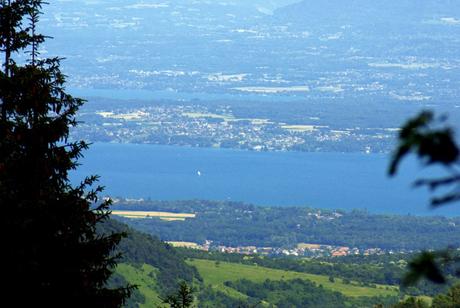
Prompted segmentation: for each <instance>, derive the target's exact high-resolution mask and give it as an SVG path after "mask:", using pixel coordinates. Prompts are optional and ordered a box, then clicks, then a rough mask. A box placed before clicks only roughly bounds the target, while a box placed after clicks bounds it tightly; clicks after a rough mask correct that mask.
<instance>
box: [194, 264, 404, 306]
mask: <svg viewBox="0 0 460 308" xmlns="http://www.w3.org/2000/svg"><path fill="white" fill-rule="evenodd" d="M188 263H189V264H190V265H193V266H195V267H196V268H197V269H198V272H199V273H200V275H201V277H203V280H204V283H205V285H211V286H212V287H213V288H215V289H218V290H219V291H222V292H224V293H226V294H228V295H230V296H233V297H237V298H245V295H243V294H241V293H239V292H237V291H236V290H233V289H231V288H229V287H227V286H225V285H224V282H226V281H237V280H240V279H247V280H251V281H254V282H263V281H265V280H267V279H270V280H292V279H305V280H310V281H312V282H315V283H316V284H318V285H322V286H323V287H324V288H326V289H329V290H331V291H336V292H340V293H342V294H343V295H345V296H350V297H360V296H368V297H372V296H395V295H397V294H398V289H397V288H396V287H394V286H386V285H377V286H376V287H375V288H372V287H364V286H360V285H358V283H356V282H353V281H352V282H351V283H344V282H343V280H342V279H340V278H336V279H335V281H334V282H331V281H329V277H328V276H324V275H314V274H307V273H300V272H293V271H284V270H278V269H271V268H266V267H261V266H256V265H244V264H238V263H228V262H216V261H211V260H201V259H192V260H189V261H188Z"/></svg>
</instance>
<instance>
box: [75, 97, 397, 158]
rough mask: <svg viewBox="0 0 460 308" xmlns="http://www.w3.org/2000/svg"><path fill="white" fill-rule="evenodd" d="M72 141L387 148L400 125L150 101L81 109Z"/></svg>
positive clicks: (308, 148)
mask: <svg viewBox="0 0 460 308" xmlns="http://www.w3.org/2000/svg"><path fill="white" fill-rule="evenodd" d="M80 122H81V123H80V124H79V126H78V128H77V129H75V130H73V131H72V136H73V138H75V139H82V138H83V139H85V140H88V141H90V142H116V143H137V144H157V145H177V146H192V147H209V148H233V149H244V150H252V151H307V152H328V151H339V152H362V153H382V152H388V151H389V150H390V149H391V147H392V144H393V141H394V136H395V134H396V133H397V131H398V129H397V128H393V127H388V128H365V127H356V126H354V127H352V126H351V125H350V127H346V128H337V127H331V126H330V125H327V124H324V123H322V119H321V118H319V117H315V116H309V117H307V116H306V117H305V120H304V121H303V122H302V123H299V122H298V121H296V122H292V123H286V122H282V121H279V120H277V119H271V118H256V117H246V118H243V117H238V116H235V115H234V111H233V110H232V107H231V106H230V105H220V106H217V107H213V108H210V107H208V106H206V105H203V104H161V103H160V104H150V105H145V106H136V107H119V108H113V107H112V108H96V109H89V110H85V111H84V112H82V114H81V116H80Z"/></svg>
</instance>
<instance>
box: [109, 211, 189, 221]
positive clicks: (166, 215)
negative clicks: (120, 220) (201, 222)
mask: <svg viewBox="0 0 460 308" xmlns="http://www.w3.org/2000/svg"><path fill="white" fill-rule="evenodd" d="M112 214H113V215H117V216H122V217H126V218H137V219H144V218H153V217H158V218H160V219H162V220H166V221H176V220H180V221H183V220H185V219H188V218H195V217H196V214H194V213H170V212H151V211H112Z"/></svg>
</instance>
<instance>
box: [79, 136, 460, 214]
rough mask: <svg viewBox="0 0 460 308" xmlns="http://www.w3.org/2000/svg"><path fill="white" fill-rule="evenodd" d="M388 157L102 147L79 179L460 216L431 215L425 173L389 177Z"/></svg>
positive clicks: (111, 190) (109, 188)
mask: <svg viewBox="0 0 460 308" xmlns="http://www.w3.org/2000/svg"><path fill="white" fill-rule="evenodd" d="M388 161H389V158H388V156H386V155H377V154H372V155H366V154H358V153H356V154H344V153H298V152H263V153H259V152H250V151H241V150H227V149H206V148H188V147H177V146H156V145H133V144H106V143H97V144H94V145H92V146H91V148H90V150H89V151H87V152H85V158H84V159H83V160H82V161H81V162H82V163H83V164H82V166H81V167H80V168H78V171H77V172H74V173H73V174H72V180H73V181H74V182H75V183H76V182H77V180H80V179H82V177H83V176H84V175H90V174H98V175H100V176H101V184H102V185H104V186H106V190H105V194H107V195H110V196H112V197H117V196H123V197H129V198H152V199H157V200H186V199H211V200H232V201H244V202H248V203H254V204H258V205H272V206H289V205H298V206H310V207H315V208H328V209H345V210H351V209H367V210H368V211H369V212H372V213H394V214H404V215H405V214H408V213H410V214H417V215H449V216H452V215H455V216H459V215H460V206H459V205H451V206H447V207H445V208H441V209H436V210H430V209H429V206H428V198H429V195H428V193H427V192H426V191H425V189H423V188H418V189H414V188H412V186H411V183H412V182H413V180H414V179H415V178H416V177H417V176H430V175H433V174H430V173H433V171H425V172H424V173H421V172H420V171H419V169H420V168H419V166H418V164H417V163H416V162H415V161H414V160H412V161H407V162H404V164H403V165H402V170H401V172H400V174H398V176H397V177H396V178H392V179H390V178H388V177H387V175H386V170H387V166H388Z"/></svg>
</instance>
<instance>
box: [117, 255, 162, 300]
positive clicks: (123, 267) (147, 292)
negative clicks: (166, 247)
mask: <svg viewBox="0 0 460 308" xmlns="http://www.w3.org/2000/svg"><path fill="white" fill-rule="evenodd" d="M117 273H118V274H120V275H121V276H123V277H124V278H125V280H126V281H127V282H129V283H130V284H133V285H136V286H137V290H138V291H139V292H140V294H142V295H143V296H144V303H137V304H138V305H139V307H141V308H149V307H159V306H160V304H161V300H160V294H159V293H158V291H157V290H158V289H159V288H158V285H157V275H158V273H159V271H158V269H156V268H154V267H153V266H151V265H148V264H143V265H139V266H134V265H132V264H127V263H122V264H119V265H118V266H117Z"/></svg>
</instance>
